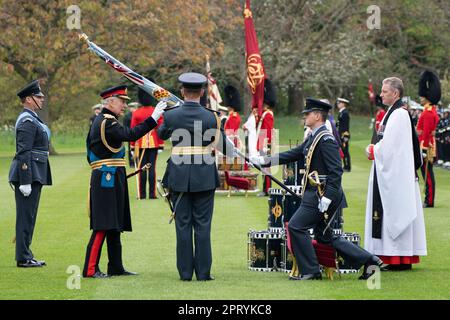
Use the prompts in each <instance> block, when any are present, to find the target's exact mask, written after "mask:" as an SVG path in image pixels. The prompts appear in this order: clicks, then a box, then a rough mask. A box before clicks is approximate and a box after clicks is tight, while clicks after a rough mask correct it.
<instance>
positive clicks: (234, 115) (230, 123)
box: [224, 85, 241, 148]
mask: <svg viewBox="0 0 450 320" xmlns="http://www.w3.org/2000/svg"><path fill="white" fill-rule="evenodd" d="M224 93H225V98H224V104H225V107H227V108H228V119H227V120H226V122H225V126H224V129H225V134H226V135H227V137H229V138H230V139H231V141H233V143H234V146H235V147H237V148H239V128H240V127H241V116H240V115H239V113H238V112H239V111H241V97H240V94H239V90H238V89H236V88H235V87H233V86H231V85H228V86H226V87H225V88H224Z"/></svg>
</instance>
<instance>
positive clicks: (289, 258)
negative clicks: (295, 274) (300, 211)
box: [280, 232, 294, 273]
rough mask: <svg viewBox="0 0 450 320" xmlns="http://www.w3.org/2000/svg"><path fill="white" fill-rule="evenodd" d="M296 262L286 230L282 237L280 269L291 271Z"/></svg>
mask: <svg viewBox="0 0 450 320" xmlns="http://www.w3.org/2000/svg"><path fill="white" fill-rule="evenodd" d="M293 263H294V255H293V254H292V252H291V251H289V248H288V241H287V234H286V233H285V232H284V233H283V235H282V239H281V263H280V269H281V271H282V272H286V273H289V272H291V270H292V265H293Z"/></svg>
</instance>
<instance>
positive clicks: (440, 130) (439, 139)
mask: <svg viewBox="0 0 450 320" xmlns="http://www.w3.org/2000/svg"><path fill="white" fill-rule="evenodd" d="M438 115H439V122H438V125H437V128H436V158H437V162H436V165H438V166H442V165H443V164H444V133H445V129H444V128H445V127H444V115H443V113H442V112H441V111H439V112H438Z"/></svg>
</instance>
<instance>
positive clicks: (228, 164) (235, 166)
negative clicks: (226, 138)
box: [216, 155, 244, 171]
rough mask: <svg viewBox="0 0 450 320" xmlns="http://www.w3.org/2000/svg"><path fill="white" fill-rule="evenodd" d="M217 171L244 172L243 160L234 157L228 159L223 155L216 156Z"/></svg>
mask: <svg viewBox="0 0 450 320" xmlns="http://www.w3.org/2000/svg"><path fill="white" fill-rule="evenodd" d="M216 163H217V170H219V171H243V170H244V160H243V159H241V158H239V157H235V158H228V157H225V156H223V155H218V156H217V161H216Z"/></svg>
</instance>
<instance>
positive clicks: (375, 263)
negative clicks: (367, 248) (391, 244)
mask: <svg viewBox="0 0 450 320" xmlns="http://www.w3.org/2000/svg"><path fill="white" fill-rule="evenodd" d="M382 265H383V261H382V260H381V259H380V258H378V257H377V256H375V255H374V256H371V257H370V258H369V260H367V262H366V263H365V264H364V270H363V273H362V275H360V276H359V278H358V279H359V280H367V279H369V278H370V277H371V276H372V275H374V274H375V271H372V272H368V269H369V267H370V266H377V267H378V268H381V266H382Z"/></svg>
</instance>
